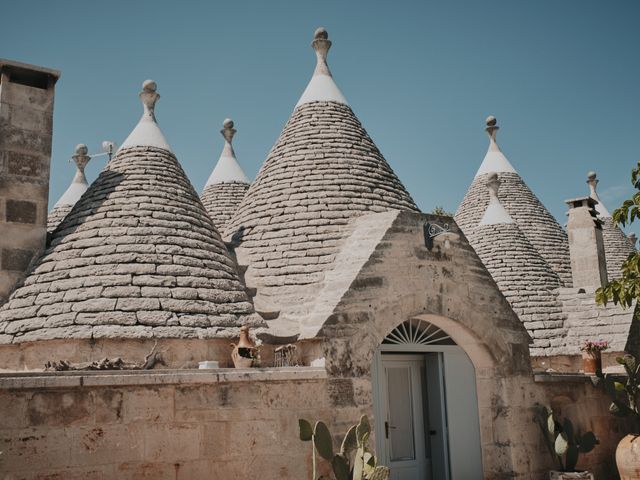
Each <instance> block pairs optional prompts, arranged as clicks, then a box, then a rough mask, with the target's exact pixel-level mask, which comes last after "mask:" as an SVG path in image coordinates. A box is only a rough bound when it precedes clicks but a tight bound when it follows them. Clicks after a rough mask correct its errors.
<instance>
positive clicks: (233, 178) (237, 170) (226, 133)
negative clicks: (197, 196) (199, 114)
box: [205, 118, 250, 188]
mask: <svg viewBox="0 0 640 480" xmlns="http://www.w3.org/2000/svg"><path fill="white" fill-rule="evenodd" d="M236 131H237V130H236V129H235V128H233V120H231V119H230V118H227V119H226V120H225V121H224V123H223V124H222V130H220V133H221V134H222V136H223V137H224V147H222V153H221V154H220V158H219V159H218V163H217V164H216V166H215V168H214V169H213V172H211V175H210V176H209V180H207V183H206V185H205V188H207V187H208V186H210V185H215V184H216V183H228V182H240V183H250V182H249V178H248V177H247V176H246V175H245V173H244V171H243V170H242V167H241V166H240V164H239V163H238V160H237V159H236V154H235V152H234V151H233V145H232V143H231V142H232V140H233V136H234V135H235V134H236Z"/></svg>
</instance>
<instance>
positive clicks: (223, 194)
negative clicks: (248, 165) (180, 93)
mask: <svg viewBox="0 0 640 480" xmlns="http://www.w3.org/2000/svg"><path fill="white" fill-rule="evenodd" d="M220 133H222V136H223V137H224V147H223V149H222V154H221V155H220V158H219V159H218V163H217V164H216V166H215V168H214V169H213V172H211V175H210V176H209V179H208V180H207V183H206V185H205V186H204V190H203V191H202V194H201V195H200V199H201V200H202V204H203V205H204V208H205V209H206V210H207V213H208V214H209V216H210V217H211V219H212V220H213V223H214V224H215V225H216V227H217V228H218V230H219V231H224V229H225V226H226V224H227V222H228V221H229V219H230V218H231V216H232V215H233V214H234V213H235V211H236V209H237V208H238V205H240V202H241V201H242V199H243V198H244V195H245V194H246V193H247V190H248V189H249V183H250V182H249V178H248V177H247V176H246V175H245V173H244V171H243V170H242V167H241V166H240V164H239V163H238V160H237V159H236V154H235V152H234V151H233V145H232V140H233V136H234V135H235V133H236V129H235V128H233V120H231V119H226V120H225V121H224V124H223V126H222V130H220Z"/></svg>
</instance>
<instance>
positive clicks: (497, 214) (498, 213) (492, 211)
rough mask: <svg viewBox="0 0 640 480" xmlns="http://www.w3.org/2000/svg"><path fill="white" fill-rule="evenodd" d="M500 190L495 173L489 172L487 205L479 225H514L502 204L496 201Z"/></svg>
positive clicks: (498, 180)
mask: <svg viewBox="0 0 640 480" xmlns="http://www.w3.org/2000/svg"><path fill="white" fill-rule="evenodd" d="M499 188H500V179H499V178H498V174H497V173H496V172H489V177H488V178H487V189H488V190H489V205H488V206H487V210H486V211H485V212H484V216H483V217H482V220H480V225H497V224H505V223H514V222H513V218H511V215H509V213H508V212H507V211H506V210H505V209H504V207H503V206H502V203H500V200H499V199H498V189H499Z"/></svg>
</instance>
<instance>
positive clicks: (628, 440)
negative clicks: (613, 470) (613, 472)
mask: <svg viewBox="0 0 640 480" xmlns="http://www.w3.org/2000/svg"><path fill="white" fill-rule="evenodd" d="M616 465H617V466H618V473H620V480H640V435H627V436H626V437H624V438H623V439H622V440H620V443H618V448H616Z"/></svg>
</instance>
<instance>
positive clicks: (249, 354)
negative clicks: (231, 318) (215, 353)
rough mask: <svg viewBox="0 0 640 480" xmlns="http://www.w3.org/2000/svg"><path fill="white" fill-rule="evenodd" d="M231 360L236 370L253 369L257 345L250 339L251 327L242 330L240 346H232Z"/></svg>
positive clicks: (233, 344)
mask: <svg viewBox="0 0 640 480" xmlns="http://www.w3.org/2000/svg"><path fill="white" fill-rule="evenodd" d="M231 347H232V348H233V350H232V351H231V360H232V361H233V365H234V367H236V368H251V367H252V366H253V362H254V359H255V357H256V353H257V348H256V344H255V343H253V341H252V340H251V339H250V338H249V327H241V328H240V340H239V341H238V344H237V345H236V344H235V343H232V344H231Z"/></svg>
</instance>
